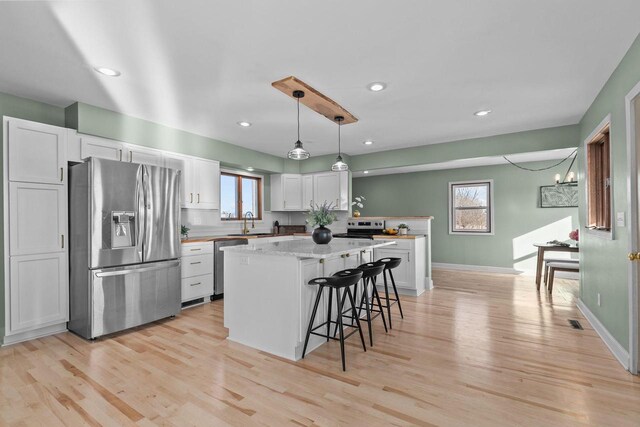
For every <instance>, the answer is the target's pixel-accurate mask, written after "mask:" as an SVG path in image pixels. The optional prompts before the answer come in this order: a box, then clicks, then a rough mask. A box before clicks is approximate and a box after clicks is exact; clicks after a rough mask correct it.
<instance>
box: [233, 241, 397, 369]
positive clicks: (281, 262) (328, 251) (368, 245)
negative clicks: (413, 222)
mask: <svg viewBox="0 0 640 427" xmlns="http://www.w3.org/2000/svg"><path fill="white" fill-rule="evenodd" d="M395 244H396V242H395V241H393V240H384V241H374V240H357V239H334V240H332V241H331V242H330V243H329V244H326V245H317V244H315V243H314V242H313V241H312V240H311V238H306V239H296V240H287V241H281V242H273V243H264V244H261V243H257V244H255V245H247V246H232V247H227V248H223V250H224V252H225V256H224V279H225V298H224V325H225V327H227V328H228V329H229V337H228V339H229V340H231V341H235V342H238V343H241V344H244V345H247V346H249V347H253V348H256V349H258V350H262V351H266V352H268V353H271V354H275V355H277V356H280V357H284V358H286V359H289V360H298V359H300V358H301V356H302V347H303V344H304V338H305V333H306V328H307V326H308V322H309V319H310V316H311V311H312V309H313V303H314V300H315V297H316V292H317V291H318V289H317V287H316V286H308V285H307V282H308V281H309V280H311V279H313V278H315V277H325V276H330V275H332V274H334V273H335V272H337V271H340V270H344V269H347V268H354V267H357V266H358V265H360V264H363V263H365V262H370V261H372V260H373V249H374V248H378V247H383V246H392V245H395ZM327 303H328V301H327V300H324V299H323V300H321V302H320V304H321V305H320V307H327ZM334 303H335V302H334ZM321 313H326V310H325V309H319V310H318V316H317V317H316V324H320V323H322V322H324V321H325V320H326V319H325V318H324V317H323V316H325V315H326V314H325V315H323V314H321ZM325 342H326V340H325V339H323V338H321V337H317V336H312V337H311V340H310V341H309V346H308V349H307V353H309V352H310V351H312V350H314V349H315V348H317V347H319V346H320V345H322V344H323V343H325Z"/></svg>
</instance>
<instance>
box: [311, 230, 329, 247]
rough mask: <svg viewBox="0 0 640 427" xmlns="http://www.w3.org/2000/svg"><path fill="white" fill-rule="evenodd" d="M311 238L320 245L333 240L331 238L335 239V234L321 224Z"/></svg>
mask: <svg viewBox="0 0 640 427" xmlns="http://www.w3.org/2000/svg"><path fill="white" fill-rule="evenodd" d="M311 238H313V241H314V242H316V243H317V244H318V245H326V244H327V243H329V242H330V241H331V239H333V235H332V234H331V230H329V229H328V228H327V227H325V226H324V225H321V226H320V227H318V228H316V229H315V230H313V233H311Z"/></svg>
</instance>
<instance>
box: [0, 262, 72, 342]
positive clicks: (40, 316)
mask: <svg viewBox="0 0 640 427" xmlns="http://www.w3.org/2000/svg"><path fill="white" fill-rule="evenodd" d="M10 268H11V283H10V285H9V301H8V303H9V304H8V306H9V310H10V313H9V315H8V319H9V324H8V325H7V335H12V334H16V333H19V332H24V331H28V330H32V329H34V328H44V327H46V326H51V325H55V324H59V323H61V322H66V321H68V320H69V302H68V301H69V295H68V293H69V292H68V289H69V287H68V278H67V277H68V275H67V257H66V254H65V253H64V252H59V253H53V254H42V255H23V256H13V257H11V262H10Z"/></svg>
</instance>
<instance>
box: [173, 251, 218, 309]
mask: <svg viewBox="0 0 640 427" xmlns="http://www.w3.org/2000/svg"><path fill="white" fill-rule="evenodd" d="M181 252H182V274H181V275H180V276H181V285H182V302H188V301H193V300H197V299H200V298H204V302H207V299H208V298H209V297H210V296H211V295H213V263H214V259H213V242H206V243H185V244H183V245H182V251H181Z"/></svg>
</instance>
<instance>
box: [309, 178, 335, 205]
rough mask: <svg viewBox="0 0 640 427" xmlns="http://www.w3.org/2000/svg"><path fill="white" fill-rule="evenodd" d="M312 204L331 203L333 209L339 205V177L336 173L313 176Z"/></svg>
mask: <svg viewBox="0 0 640 427" xmlns="http://www.w3.org/2000/svg"><path fill="white" fill-rule="evenodd" d="M313 179H314V183H313V198H314V203H316V204H319V205H321V204H323V203H325V202H326V203H331V204H332V205H333V207H334V208H335V209H338V205H339V204H340V177H339V176H338V174H337V173H334V172H327V173H318V174H314V176H313Z"/></svg>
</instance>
